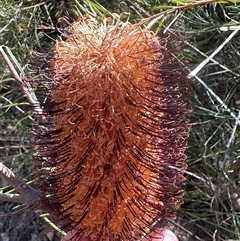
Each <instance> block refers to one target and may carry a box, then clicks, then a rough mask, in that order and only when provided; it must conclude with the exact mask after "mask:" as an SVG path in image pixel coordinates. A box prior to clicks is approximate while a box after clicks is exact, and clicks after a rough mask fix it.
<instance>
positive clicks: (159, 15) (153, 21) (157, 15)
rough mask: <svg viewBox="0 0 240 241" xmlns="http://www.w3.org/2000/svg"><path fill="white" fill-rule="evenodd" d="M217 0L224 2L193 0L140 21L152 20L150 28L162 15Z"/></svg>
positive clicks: (142, 22) (213, 0)
mask: <svg viewBox="0 0 240 241" xmlns="http://www.w3.org/2000/svg"><path fill="white" fill-rule="evenodd" d="M217 2H222V0H200V1H196V2H193V3H187V4H184V5H181V6H177V7H173V8H171V9H167V10H165V11H163V12H160V13H157V14H154V15H153V16H150V17H148V18H145V19H143V20H142V21H140V23H141V24H144V23H146V22H149V21H150V22H149V23H148V25H147V28H148V29H150V28H151V27H152V26H153V25H154V24H155V23H156V22H157V21H158V20H159V19H161V18H162V17H164V16H166V15H169V14H170V13H174V12H176V11H178V10H186V9H189V8H194V7H197V6H202V5H207V4H211V3H217ZM226 2H227V1H226Z"/></svg>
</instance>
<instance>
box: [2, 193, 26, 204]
mask: <svg viewBox="0 0 240 241" xmlns="http://www.w3.org/2000/svg"><path fill="white" fill-rule="evenodd" d="M0 201H1V202H13V203H24V202H25V200H24V198H23V197H22V196H21V195H19V194H7V193H0Z"/></svg>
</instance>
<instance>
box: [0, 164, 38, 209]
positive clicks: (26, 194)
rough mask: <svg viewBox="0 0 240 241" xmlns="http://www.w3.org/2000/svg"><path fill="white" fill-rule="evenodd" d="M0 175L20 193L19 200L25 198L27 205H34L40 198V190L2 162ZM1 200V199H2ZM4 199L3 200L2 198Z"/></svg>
mask: <svg viewBox="0 0 240 241" xmlns="http://www.w3.org/2000/svg"><path fill="white" fill-rule="evenodd" d="M0 175H1V176H2V177H3V178H4V179H5V180H6V182H7V183H8V184H9V185H11V186H12V187H13V188H15V190H16V191H17V192H18V193H19V194H20V196H21V198H20V197H19V200H20V199H22V200H24V203H26V204H27V205H32V204H34V203H35V202H36V200H37V199H38V198H39V194H38V192H37V191H36V190H35V189H34V188H32V187H30V186H29V185H28V184H26V183H25V182H24V181H23V180H21V179H20V178H19V177H17V176H16V175H15V174H14V173H13V172H12V171H11V170H10V169H9V168H7V167H6V166H5V165H4V164H3V163H1V162H0ZM0 200H1V199H0ZM1 201H2V200H1Z"/></svg>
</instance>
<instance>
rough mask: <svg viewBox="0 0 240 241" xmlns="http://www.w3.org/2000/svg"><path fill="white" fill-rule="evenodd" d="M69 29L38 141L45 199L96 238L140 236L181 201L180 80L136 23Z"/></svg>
mask: <svg viewBox="0 0 240 241" xmlns="http://www.w3.org/2000/svg"><path fill="white" fill-rule="evenodd" d="M69 31H70V34H69V36H68V37H67V39H66V40H65V41H63V40H60V41H58V42H57V43H56V45H55V49H54V51H53V55H54V56H53V58H52V59H51V61H50V72H51V75H50V80H51V83H50V90H49V91H50V100H48V99H47V101H46V102H47V103H46V104H45V114H46V117H47V119H49V123H46V127H47V129H48V131H47V132H46V133H45V134H43V135H39V136H38V137H39V141H38V143H37V149H38V155H39V157H38V158H36V161H37V162H38V164H39V169H38V172H37V173H36V175H37V177H38V181H39V183H40V188H41V190H42V192H43V193H44V194H48V195H47V197H46V198H45V200H43V201H44V203H45V205H46V206H47V207H49V210H50V213H51V212H52V213H53V214H54V215H57V216H58V218H59V219H60V220H62V221H63V223H64V224H65V227H66V228H67V229H76V230H77V231H78V232H79V233H80V234H82V235H84V236H89V237H90V238H91V239H92V240H93V241H108V240H109V241H132V240H141V239H142V238H143V237H144V236H145V235H146V234H148V233H149V232H150V231H151V229H152V226H153V225H154V224H155V223H156V222H157V221H161V222H162V223H165V221H166V220H168V219H171V218H174V216H175V209H176V208H177V207H178V206H179V204H180V203H181V202H182V190H181V187H180V182H181V181H182V180H183V176H182V174H183V172H184V171H185V168H186V165H185V163H184V161H185V159H186V156H185V155H184V151H185V148H186V137H187V136H188V131H189V130H188V129H189V124H188V120H187V113H188V110H187V107H186V104H185V103H184V101H183V100H182V97H181V90H180V89H181V88H180V87H181V85H182V83H184V82H186V79H187V78H186V75H185V74H184V73H183V72H182V71H180V70H177V69H176V68H175V65H174V60H173V59H172V58H170V57H169V54H168V50H167V49H166V48H165V47H164V46H163V41H161V39H159V38H158V37H156V36H155V35H154V34H153V33H152V32H150V31H149V30H147V29H143V28H142V27H141V26H140V25H139V24H130V23H123V22H120V21H119V22H117V23H115V24H112V23H107V22H103V23H102V24H97V23H95V22H94V21H92V20H86V21H85V20H83V21H78V22H74V23H73V24H72V25H71V26H70V29H69ZM167 56H168V57H167Z"/></svg>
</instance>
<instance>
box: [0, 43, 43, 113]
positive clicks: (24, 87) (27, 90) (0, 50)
mask: <svg viewBox="0 0 240 241" xmlns="http://www.w3.org/2000/svg"><path fill="white" fill-rule="evenodd" d="M0 53H1V55H2V56H3V58H4V60H5V62H6V63H7V65H8V67H9V69H10V71H11V72H12V74H13V76H14V78H15V80H16V81H17V82H18V84H19V85H20V86H21V88H22V90H23V92H24V94H25V95H26V97H27V99H28V101H29V103H30V104H31V105H32V106H33V108H34V110H35V112H36V113H37V114H39V115H40V116H41V115H42V109H41V107H40V103H39V101H38V100H37V99H35V98H33V91H32V89H30V88H29V86H28V85H27V84H26V83H25V82H24V81H23V80H22V78H21V77H20V76H19V74H18V72H17V71H16V69H15V68H14V66H13V64H12V62H11V61H10V59H9V58H8V56H7V54H6V53H5V51H4V50H3V47H2V46H0Z"/></svg>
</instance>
